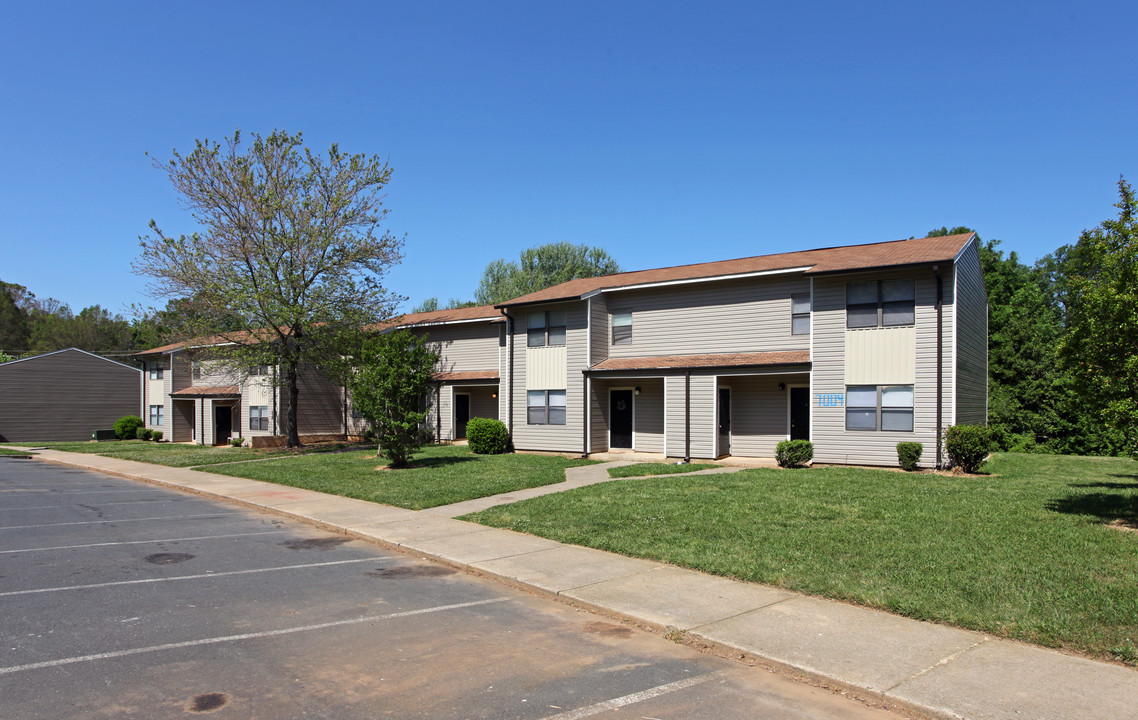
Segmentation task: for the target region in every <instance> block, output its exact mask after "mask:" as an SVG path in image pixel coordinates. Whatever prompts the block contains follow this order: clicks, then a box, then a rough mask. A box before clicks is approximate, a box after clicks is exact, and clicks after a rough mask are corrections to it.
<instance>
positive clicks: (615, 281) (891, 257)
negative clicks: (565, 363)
mask: <svg viewBox="0 0 1138 720" xmlns="http://www.w3.org/2000/svg"><path fill="white" fill-rule="evenodd" d="M973 237H975V233H964V234H961V235H946V236H944V237H934V238H917V239H913V240H894V241H892V242H883V243H873V244H870V245H845V246H842V247H832V248H821V249H817V250H800V251H797V252H788V253H778V254H776V255H758V256H755V257H749V258H739V259H737V260H719V261H716V262H708V263H699V264H696V265H677V266H675V267H667V268H657V269H654V270H637V271H634V272H625V273H617V274H616V275H605V276H603V277H595V278H582V279H579V280H570V281H569V282H565V283H561V284H560V285H554V286H553V287H551V288H546V289H545V290H539V291H537V292H534V293H530V294H529V295H522V296H521V297H517V298H514V299H513V300H508V301H506V302H504V303H501V304H499V305H497V306H496V307H509V306H511V305H524V304H528V303H537V302H553V301H556V300H576V299H579V298H580V297H581V296H583V295H587V294H589V293H592V292H595V291H598V290H606V289H611V288H619V287H633V286H636V285H646V284H650V283H660V282H674V281H677V280H697V279H701V278H714V277H730V276H731V275H746V274H749V273H756V272H766V271H770V270H788V269H791V268H805V274H807V275H819V274H822V273H833V272H846V271H851V270H869V269H872V268H881V267H891V266H900V265H915V264H921V263H936V262H951V261H952V260H954V259H955V258H956V256H957V255H958V254H959V253H960V251H961V250H963V249H964V246H965V245H967V244H968V241H969V240H971V239H972V238H973Z"/></svg>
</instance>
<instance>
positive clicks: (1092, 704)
mask: <svg viewBox="0 0 1138 720" xmlns="http://www.w3.org/2000/svg"><path fill="white" fill-rule="evenodd" d="M37 452H38V453H39V455H38V457H39V458H40V459H42V460H47V461H49V462H55V463H60V464H64V465H69V466H72V467H79V468H87V469H91V470H98V471H101V472H106V473H111V474H114V475H118V476H121V477H127V478H132V479H136V480H141V481H143V482H150V483H155V484H159V485H163V486H166V487H172V488H178V489H182V490H186V491H189V492H194V493H199V494H202V495H207V496H211V497H215V498H221V499H228V500H231V501H235V502H238V503H241V504H244V505H248V506H252V507H256V508H262V509H267V510H271V511H273V512H275V513H279V514H282V515H286V516H289V517H293V518H298V519H302V520H306V521H309V522H311V523H314V524H316V525H320V526H323V527H325V528H328V529H332V530H337V531H340V532H346V533H350V534H352V535H355V536H357V537H360V538H364V539H367V540H371V541H374V542H377V543H380V544H382V545H386V546H388V547H393V548H400V549H403V550H406V551H409V552H413V553H416V554H418V555H421V556H425V557H430V558H434V559H436V560H439V561H442V562H444V563H447V564H449V565H452V566H456V567H460V568H466V569H469V570H471V571H474V572H477V573H479V574H483V575H487V576H492V577H496V578H498V579H501V580H504V581H506V582H508V583H511V584H515V585H518V586H521V587H525V588H527V589H530V590H533V591H537V592H540V593H546V594H549V595H551V596H555V597H559V598H565V599H568V600H570V601H572V602H574V603H577V604H580V605H584V606H587V607H589V608H591V609H594V610H597V611H599V612H601V613H604V614H608V615H614V616H619V617H623V618H626V619H628V620H629V621H631V622H634V623H637V624H640V625H644V626H648V627H651V628H654V629H657V630H660V631H664V632H667V633H670V634H672V636H675V637H682V638H684V639H685V641H687V642H691V643H692V644H694V645H697V646H703V645H706V646H710V647H711V648H712V649H715V650H718V651H719V652H723V653H725V654H729V655H732V656H735V657H739V656H746V657H749V658H752V659H755V660H758V661H760V662H762V663H766V664H768V665H772V666H775V667H777V668H779V669H781V670H783V671H785V672H787V673H788V674H790V675H792V676H800V677H805V678H808V679H809V680H812V681H815V682H819V683H822V684H825V685H829V686H833V687H839V688H843V689H848V690H850V691H853V692H854V693H855V694H857V695H859V696H861V697H863V698H866V699H869V700H872V701H875V702H877V703H879V704H884V705H889V706H893V707H896V708H898V709H902V710H905V711H909V712H915V713H917V714H925V715H929V716H933V717H942V718H967V719H973V718H974V719H976V720H998V719H1000V720H1002V719H1004V718H1006V719H1008V720H1011V719H1012V718H1015V719H1016V720H1027V719H1031V720H1099V719H1101V720H1107V719H1110V720H1118V719H1121V718H1138V672H1136V671H1134V670H1131V669H1128V668H1125V667H1122V666H1118V665H1111V664H1108V663H1103V662H1096V661H1093V660H1086V659H1083V658H1079V657H1074V656H1070V655H1064V654H1062V653H1059V652H1055V651H1051V650H1046V649H1043V648H1039V647H1035V646H1031V645H1025V644H1022V643H1017V642H1012V641H1008V640H1000V639H996V638H992V637H989V636H986V635H983V634H981V633H975V632H971V631H967V630H959V629H956V628H951V627H947V626H942V625H935V624H932V623H925V622H919V621H916V620H910V619H907V618H902V617H898V616H896V615H890V614H888V613H884V612H878V611H874V610H868V609H865V608H860V607H855V606H852V605H847V604H844V603H840V602H834V601H829V600H822V599H819V598H815V597H808V596H804V595H799V594H796V593H792V592H789V591H786V590H781V589H778V588H773V587H768V586H764V585H757V584H753V583H744V582H736V581H733V580H728V579H725V578H721V577H716V576H712V575H706V574H703V573H700V572H696V571H693V570H685V569H682V568H678V567H674V566H671V565H665V564H662V563H658V562H652V561H648V560H638V559H634V558H628V557H624V556H621V555H615V554H613V553H607V552H602V551H599V550H592V549H588V548H582V547H577V546H572V545H563V544H561V543H558V542H554V541H552V540H546V539H543V538H538V537H534V536H531V535H525V534H522V533H516V532H512V531H509V530H499V529H493V528H487V527H484V526H482V525H476V524H474V523H469V522H464V521H461V520H455V519H453V518H454V516H456V515H461V514H464V513H467V512H473V511H475V510H480V509H483V508H485V507H492V506H494V505H497V504H502V503H506V502H515V501H516V500H520V499H524V498H525V497H534V496H536V495H540V494H545V493H548V492H557V491H559V490H564V489H567V488H570V487H581V486H583V485H588V484H592V483H594V482H605V481H607V480H608V477H607V473H605V468H606V467H608V466H609V465H608V464H606V465H593V466H589V467H584V468H572V469H570V470H569V471H567V476H568V477H567V480H566V482H565V483H561V484H558V485H552V486H547V487H543V488H534V489H533V490H527V491H520V492H515V493H506V494H504V495H499V496H495V497H494V498H483V499H481V500H475V501H469V502H465V503H456V504H455V505H450V506H446V507H443V508H434V509H433V510H427V511H419V512H417V511H413V510H403V509H401V508H395V507H390V506H386V505H377V504H375V503H370V502H365V501H362V500H352V499H349V498H342V497H337V496H332V495H325V494H323V493H318V492H313V491H310V490H300V489H296V488H291V487H285V486H281V485H274V484H272V483H266V482H260V481H257V480H246V479H242V478H234V477H228V476H222V475H212V474H210V473H208V472H200V471H197V470H189V469H182V468H169V467H164V466H160V465H150V464H147V463H139V462H133V461H129V460H116V459H112V458H106V457H101V456H98V455H83V454H77V453H64V452H59V451H53V450H38V451H37ZM613 464H614V465H615V464H620V463H613ZM737 469H738V468H716V469H714V470H708V471H704V472H729V471H732V470H737ZM550 488H552V489H550Z"/></svg>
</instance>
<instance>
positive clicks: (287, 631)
mask: <svg viewBox="0 0 1138 720" xmlns="http://www.w3.org/2000/svg"><path fill="white" fill-rule="evenodd" d="M508 599H509V598H491V599H489V600H475V601H473V602H466V603H456V604H454V605H439V606H437V607H431V608H423V609H421V610H405V611H403V612H396V613H388V614H387V615H369V616H368V617H362V618H354V619H352V620H336V621H334V622H326V623H320V624H319V625H302V626H300V627H294V628H284V629H281V630H266V631H264V632H255V633H245V634H243V635H225V636H223V637H215V638H203V639H201V640H186V641H184V642H176V643H166V644H165V645H151V646H150V647H141V648H131V649H129V650H114V651H112V652H105V653H95V654H94V655H79V656H76V657H69V658H60V659H59V660H47V661H45V662H38V663H28V664H27V665H13V666H11V667H3V668H0V675H10V674H11V673H17V672H23V671H24V670H39V669H41V668H50V667H59V666H60V665H73V664H74V663H81V662H90V661H92V660H107V659H109V658H119V657H126V656H127V655H140V654H142V653H149V652H159V651H162V650H177V649H179V648H188V647H196V646H198V645H216V644H217V643H226V642H238V641H240V640H254V639H256V638H267V637H275V636H277V635H291V634H292V633H298V632H308V631H309V630H323V629H325V628H331V627H338V626H341V625H359V624H361V623H367V622H379V621H381V620H393V619H395V618H402V617H411V616H412V615H426V614H428V613H436V612H443V611H446V610H461V609H462V608H468V607H477V606H479V605H490V604H492V603H500V602H505V601H506V600H508Z"/></svg>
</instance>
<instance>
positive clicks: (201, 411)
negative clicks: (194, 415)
mask: <svg viewBox="0 0 1138 720" xmlns="http://www.w3.org/2000/svg"><path fill="white" fill-rule="evenodd" d="M214 402H215V401H213V400H206V399H204V398H203V399H202V400H199V403H200V404H199V406H198V422H199V423H201V424H202V433H201V442H202V444H204V445H213V444H214V439H215V437H216V434H215V432H214V425H213V408H214Z"/></svg>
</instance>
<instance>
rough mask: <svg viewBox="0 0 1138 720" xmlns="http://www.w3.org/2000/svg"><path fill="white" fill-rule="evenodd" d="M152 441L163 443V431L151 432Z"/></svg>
mask: <svg viewBox="0 0 1138 720" xmlns="http://www.w3.org/2000/svg"><path fill="white" fill-rule="evenodd" d="M150 439H151V440H153V441H154V442H162V431H161V430H151V431H150Z"/></svg>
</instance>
